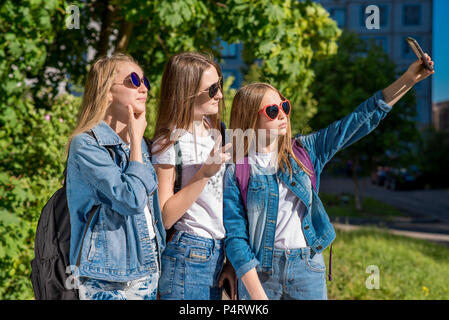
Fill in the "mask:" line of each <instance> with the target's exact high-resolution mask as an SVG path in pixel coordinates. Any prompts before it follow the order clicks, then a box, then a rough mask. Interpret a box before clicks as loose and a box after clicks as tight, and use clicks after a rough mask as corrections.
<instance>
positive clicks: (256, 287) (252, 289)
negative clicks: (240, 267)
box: [242, 268, 268, 300]
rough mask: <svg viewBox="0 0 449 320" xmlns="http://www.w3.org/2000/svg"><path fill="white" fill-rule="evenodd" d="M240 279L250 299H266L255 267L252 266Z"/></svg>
mask: <svg viewBox="0 0 449 320" xmlns="http://www.w3.org/2000/svg"><path fill="white" fill-rule="evenodd" d="M242 281H243V284H244V285H245V287H246V290H247V291H248V293H249V295H250V296H251V299H252V300H268V297H267V295H266V293H265V290H264V289H263V287H262V284H261V283H260V280H259V276H258V275H257V271H256V268H252V269H251V270H249V271H248V272H247V273H245V274H244V275H243V276H242Z"/></svg>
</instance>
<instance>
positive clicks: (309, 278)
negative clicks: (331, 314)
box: [238, 247, 327, 300]
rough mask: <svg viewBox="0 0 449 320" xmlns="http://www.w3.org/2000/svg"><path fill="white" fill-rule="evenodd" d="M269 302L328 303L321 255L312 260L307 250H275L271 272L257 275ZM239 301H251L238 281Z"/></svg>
mask: <svg viewBox="0 0 449 320" xmlns="http://www.w3.org/2000/svg"><path fill="white" fill-rule="evenodd" d="M257 274H258V276H259V280H260V282H261V284H262V287H263V288H264V290H265V293H266V295H267V296H268V299H270V300H327V287H326V266H325V264H324V260H323V255H322V254H314V255H313V257H311V254H310V247H307V248H300V249H290V250H280V249H275V250H274V252H273V269H272V273H271V274H270V273H265V272H257ZM238 291H239V299H240V300H246V299H251V298H250V296H249V294H248V291H247V290H246V288H245V285H244V284H243V282H242V281H241V280H239V284H238Z"/></svg>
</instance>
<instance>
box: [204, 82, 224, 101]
mask: <svg viewBox="0 0 449 320" xmlns="http://www.w3.org/2000/svg"><path fill="white" fill-rule="evenodd" d="M218 89H223V77H220V80H218V81H217V82H215V83H214V84H213V85H211V86H210V87H209V88H207V89H205V90H203V91H209V98H211V99H212V98H213V97H215V96H216V95H217V93H218Z"/></svg>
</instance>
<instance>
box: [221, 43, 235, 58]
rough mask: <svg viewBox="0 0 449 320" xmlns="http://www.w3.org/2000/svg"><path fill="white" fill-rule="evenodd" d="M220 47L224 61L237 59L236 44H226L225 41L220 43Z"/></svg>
mask: <svg viewBox="0 0 449 320" xmlns="http://www.w3.org/2000/svg"><path fill="white" fill-rule="evenodd" d="M220 45H221V47H222V48H223V49H222V50H221V56H222V57H223V58H225V59H230V58H234V59H235V58H237V44H236V43H231V44H228V43H227V42H225V41H223V40H222V41H220Z"/></svg>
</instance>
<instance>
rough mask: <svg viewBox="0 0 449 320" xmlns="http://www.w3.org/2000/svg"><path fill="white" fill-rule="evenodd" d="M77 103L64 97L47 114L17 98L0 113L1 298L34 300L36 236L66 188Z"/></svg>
mask: <svg viewBox="0 0 449 320" xmlns="http://www.w3.org/2000/svg"><path fill="white" fill-rule="evenodd" d="M79 103H80V98H75V97H73V96H71V95H62V96H60V97H58V98H57V99H56V101H55V103H54V104H53V106H52V108H51V110H48V111H46V110H44V109H39V110H36V109H35V108H34V105H33V103H31V102H30V101H29V100H17V101H14V103H13V104H12V105H11V107H8V108H6V109H3V110H2V111H1V112H0V127H1V128H2V131H1V132H0V299H30V298H32V297H33V292H32V288H31V282H30V280H29V276H30V270H31V269H30V261H31V259H32V258H33V257H34V233H35V230H36V226H37V221H38V219H39V215H40V212H41V210H42V207H43V206H44V205H45V203H46V202H47V201H48V199H49V198H50V196H51V195H52V194H53V193H54V192H55V191H56V190H57V189H58V188H60V186H61V184H62V179H63V175H62V172H63V170H64V165H65V144H66V142H67V137H68V135H69V134H70V132H71V130H72V129H73V127H74V125H75V122H76V113H77V109H78V105H79Z"/></svg>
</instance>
